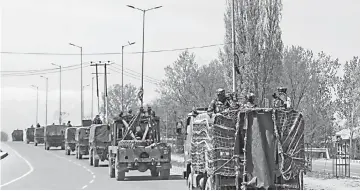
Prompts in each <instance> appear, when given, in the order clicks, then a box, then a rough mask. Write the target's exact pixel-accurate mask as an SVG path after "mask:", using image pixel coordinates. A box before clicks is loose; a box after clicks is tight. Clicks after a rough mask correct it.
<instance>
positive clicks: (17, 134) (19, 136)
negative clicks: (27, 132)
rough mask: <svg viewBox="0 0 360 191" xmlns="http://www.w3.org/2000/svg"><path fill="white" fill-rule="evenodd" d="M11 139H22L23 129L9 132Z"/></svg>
mask: <svg viewBox="0 0 360 191" xmlns="http://www.w3.org/2000/svg"><path fill="white" fill-rule="evenodd" d="M11 137H12V141H24V132H23V130H19V129H17V130H14V131H13V132H12V133H11Z"/></svg>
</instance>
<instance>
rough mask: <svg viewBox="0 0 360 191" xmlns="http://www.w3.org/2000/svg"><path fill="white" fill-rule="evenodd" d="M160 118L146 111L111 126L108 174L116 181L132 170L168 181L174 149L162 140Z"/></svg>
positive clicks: (121, 179) (122, 178)
mask: <svg viewBox="0 0 360 191" xmlns="http://www.w3.org/2000/svg"><path fill="white" fill-rule="evenodd" d="M159 122H160V118H159V117H157V116H155V115H146V114H145V112H144V111H143V110H141V109H140V111H139V112H138V113H137V114H136V115H135V116H134V117H132V118H131V119H130V120H129V119H128V118H126V117H124V118H122V119H119V120H117V121H115V123H114V124H113V125H112V128H113V130H112V133H113V134H112V135H113V138H112V145H111V146H109V175H110V177H111V178H114V177H115V178H116V180H117V181H123V180H124V179H125V173H126V172H129V171H130V170H138V171H140V172H145V171H147V170H150V173H151V176H152V177H158V176H159V175H160V178H161V179H169V177H170V169H171V167H172V166H171V147H170V146H169V145H168V144H166V143H163V142H161V140H160V128H159V127H160V126H159Z"/></svg>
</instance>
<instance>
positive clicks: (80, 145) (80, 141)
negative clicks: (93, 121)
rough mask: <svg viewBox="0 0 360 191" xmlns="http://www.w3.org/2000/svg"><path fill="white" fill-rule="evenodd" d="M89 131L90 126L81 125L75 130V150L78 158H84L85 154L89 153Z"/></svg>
mask: <svg viewBox="0 0 360 191" xmlns="http://www.w3.org/2000/svg"><path fill="white" fill-rule="evenodd" d="M89 133H90V127H79V128H77V129H76V132H75V142H76V145H75V150H76V151H75V152H76V158H77V159H82V156H83V155H88V154H89V150H90V149H89Z"/></svg>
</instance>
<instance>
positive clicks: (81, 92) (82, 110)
mask: <svg viewBox="0 0 360 191" xmlns="http://www.w3.org/2000/svg"><path fill="white" fill-rule="evenodd" d="M69 45H70V46H74V47H77V48H80V65H81V69H80V78H81V79H80V96H81V98H80V101H81V104H80V107H81V114H80V117H81V120H80V122H82V120H83V119H84V97H83V88H82V87H83V64H82V47H81V46H78V45H75V44H72V43H69Z"/></svg>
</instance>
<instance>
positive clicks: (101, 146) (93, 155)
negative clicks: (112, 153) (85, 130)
mask: <svg viewBox="0 0 360 191" xmlns="http://www.w3.org/2000/svg"><path fill="white" fill-rule="evenodd" d="M110 134H111V132H110V126H108V125H107V124H93V125H91V126H90V135H89V143H90V146H89V147H90V148H89V154H90V156H89V163H90V166H92V165H94V167H98V166H99V161H102V162H103V161H105V160H107V159H108V150H107V148H108V146H109V145H110Z"/></svg>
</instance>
